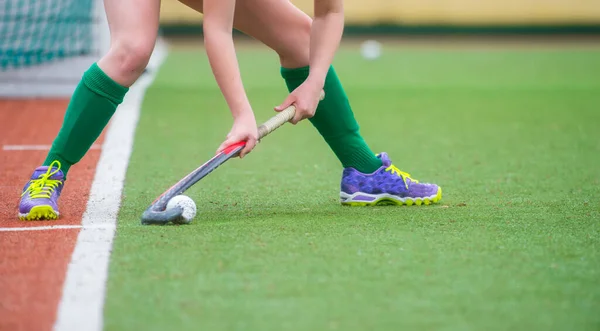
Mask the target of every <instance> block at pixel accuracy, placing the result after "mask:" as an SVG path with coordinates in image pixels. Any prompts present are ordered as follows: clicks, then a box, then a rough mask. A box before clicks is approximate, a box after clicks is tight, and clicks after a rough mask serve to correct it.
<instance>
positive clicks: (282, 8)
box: [179, 0, 312, 67]
mask: <svg viewBox="0 0 600 331" xmlns="http://www.w3.org/2000/svg"><path fill="white" fill-rule="evenodd" d="M179 1H180V2H182V3H183V4H185V5H187V6H189V7H191V8H192V9H194V10H196V11H199V12H202V0H179ZM311 24H312V20H311V18H310V17H309V16H308V15H306V14H305V13H304V12H302V11H301V10H300V9H298V8H297V7H296V6H294V5H293V4H292V3H291V2H290V1H288V0H238V1H237V2H236V8H235V19H234V26H235V28H236V29H238V30H240V31H242V32H244V33H246V34H248V35H250V36H251V37H253V38H255V39H257V40H259V41H261V42H262V43H264V44H265V45H267V46H268V47H270V48H271V49H273V50H275V51H276V52H277V53H278V54H279V56H280V57H281V61H282V64H283V65H284V66H289V67H296V66H304V65H308V58H309V46H310V27H311Z"/></svg>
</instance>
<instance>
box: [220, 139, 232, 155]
mask: <svg viewBox="0 0 600 331" xmlns="http://www.w3.org/2000/svg"><path fill="white" fill-rule="evenodd" d="M236 142H237V141H234V139H233V138H232V137H228V138H227V139H226V140H225V141H224V142H223V143H222V144H221V146H219V148H218V149H217V154H218V153H221V152H222V151H223V150H224V149H225V148H227V147H229V146H231V145H233V144H235V143H236Z"/></svg>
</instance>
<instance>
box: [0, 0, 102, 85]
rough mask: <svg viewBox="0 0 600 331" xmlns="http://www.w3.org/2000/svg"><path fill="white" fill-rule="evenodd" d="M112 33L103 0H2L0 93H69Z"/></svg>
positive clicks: (0, 13) (0, 21) (0, 15)
mask: <svg viewBox="0 0 600 331" xmlns="http://www.w3.org/2000/svg"><path fill="white" fill-rule="evenodd" d="M108 36H109V34H108V26H107V23H106V17H105V14H104V9H103V7H102V0H0V95H1V96H55V95H69V94H70V93H71V92H72V89H73V87H74V84H76V83H77V82H78V81H79V79H80V78H81V74H82V73H83V71H84V70H85V69H86V68H87V67H89V65H90V64H91V63H93V62H94V61H96V60H97V59H98V58H99V57H100V56H101V55H102V54H103V53H104V52H105V51H106V49H107V46H108Z"/></svg>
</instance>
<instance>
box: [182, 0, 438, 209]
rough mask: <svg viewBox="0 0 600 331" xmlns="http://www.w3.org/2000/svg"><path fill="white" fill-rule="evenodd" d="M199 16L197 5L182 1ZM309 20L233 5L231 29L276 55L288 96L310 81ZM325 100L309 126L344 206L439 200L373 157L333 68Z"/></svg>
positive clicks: (261, 3) (285, 11) (285, 10)
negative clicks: (336, 163)
mask: <svg viewBox="0 0 600 331" xmlns="http://www.w3.org/2000/svg"><path fill="white" fill-rule="evenodd" d="M180 1H181V2H183V3H185V4H187V5H188V6H190V7H192V8H194V9H196V10H198V11H201V9H202V1H201V0H180ZM311 24H312V20H311V18H310V17H309V16H308V15H306V14H305V13H303V12H302V11H301V10H299V9H298V8H296V7H295V6H294V5H293V4H291V3H290V2H289V1H287V0H246V1H238V2H237V3H236V12H235V19H234V26H235V28H237V29H239V30H240V31H243V32H244V33H246V34H248V35H250V36H252V37H254V38H255V39H257V40H259V41H261V42H262V43H264V44H265V45H267V46H269V47H270V48H271V49H273V50H274V51H276V52H277V54H278V55H279V58H280V62H281V66H282V68H281V74H282V76H283V78H284V79H285V81H286V85H287V87H288V90H289V91H293V90H294V89H295V88H297V87H298V86H299V85H300V84H302V83H303V82H304V80H306V78H307V77H308V72H309V70H308V64H309V49H310V30H311ZM324 90H325V99H324V100H323V101H321V102H320V103H319V106H318V108H317V111H316V113H315V116H314V117H313V118H311V119H310V122H311V123H312V124H313V125H314V126H315V127H316V128H317V130H318V131H319V133H320V134H321V135H322V136H323V138H324V139H325V141H326V142H327V143H328V144H329V146H330V147H331V149H332V150H333V152H334V153H335V154H336V156H337V157H338V159H339V160H340V162H341V163H342V165H343V166H344V168H345V169H344V174H343V178H342V184H341V199H342V203H344V204H349V205H372V204H377V203H379V202H380V201H382V200H384V201H391V202H393V203H396V204H412V203H416V204H421V203H425V204H428V203H430V202H436V201H438V200H439V199H440V198H441V189H440V188H439V187H438V186H437V185H433V184H421V183H418V182H417V181H415V180H413V179H411V178H410V175H408V174H407V173H405V172H402V171H400V170H399V169H398V168H396V167H395V166H393V165H392V163H391V161H390V159H389V158H388V156H387V154H386V153H382V154H381V155H379V156H376V155H375V154H374V153H373V152H372V151H371V149H370V148H369V146H368V145H367V144H366V142H365V141H364V139H363V138H362V136H361V135H360V133H359V126H358V123H357V122H356V119H355V118H354V114H353V112H352V108H351V107H350V103H349V102H348V98H347V96H346V93H345V91H344V89H343V87H342V85H341V83H340V80H339V79H338V77H337V75H336V73H335V70H334V69H333V67H332V68H331V69H330V70H329V73H328V74H327V77H326V80H325V86H324Z"/></svg>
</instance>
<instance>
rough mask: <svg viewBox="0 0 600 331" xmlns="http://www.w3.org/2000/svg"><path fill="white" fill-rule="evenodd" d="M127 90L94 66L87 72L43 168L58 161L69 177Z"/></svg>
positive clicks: (77, 89)
mask: <svg viewBox="0 0 600 331" xmlns="http://www.w3.org/2000/svg"><path fill="white" fill-rule="evenodd" d="M128 90H129V89H128V88H127V87H123V86H121V85H119V84H118V83H116V82H115V81H113V80H112V79H111V78H110V77H108V76H107V75H106V74H105V73H104V72H103V71H102V69H100V67H98V65H97V64H96V63H94V64H93V65H92V66H91V67H90V68H89V69H88V70H87V71H86V72H85V74H84V75H83V78H82V79H81V82H80V83H79V85H77V88H76V89H75V92H74V93H73V96H72V97H71V102H70V103H69V107H68V108H67V112H66V114H65V118H64V121H63V125H62V127H61V128H60V131H59V132H58V136H57V137H56V139H54V142H53V143H52V148H51V149H50V152H49V153H48V156H47V157H46V160H45V161H44V165H46V166H47V165H50V163H52V161H54V160H58V161H60V163H61V170H62V171H63V172H64V174H65V176H66V174H67V172H68V171H69V168H70V167H71V166H72V165H73V164H75V163H77V162H79V160H81V158H82V157H83V156H84V155H85V153H87V151H88V150H89V149H90V147H91V146H92V144H93V143H94V141H96V139H98V137H99V136H100V134H101V133H102V130H103V129H104V127H106V125H107V124H108V121H109V120H110V118H111V117H112V115H113V114H114V113H115V110H116V109H117V106H118V105H119V104H120V103H121V102H123V98H124V97H125V93H127V91H128Z"/></svg>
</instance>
